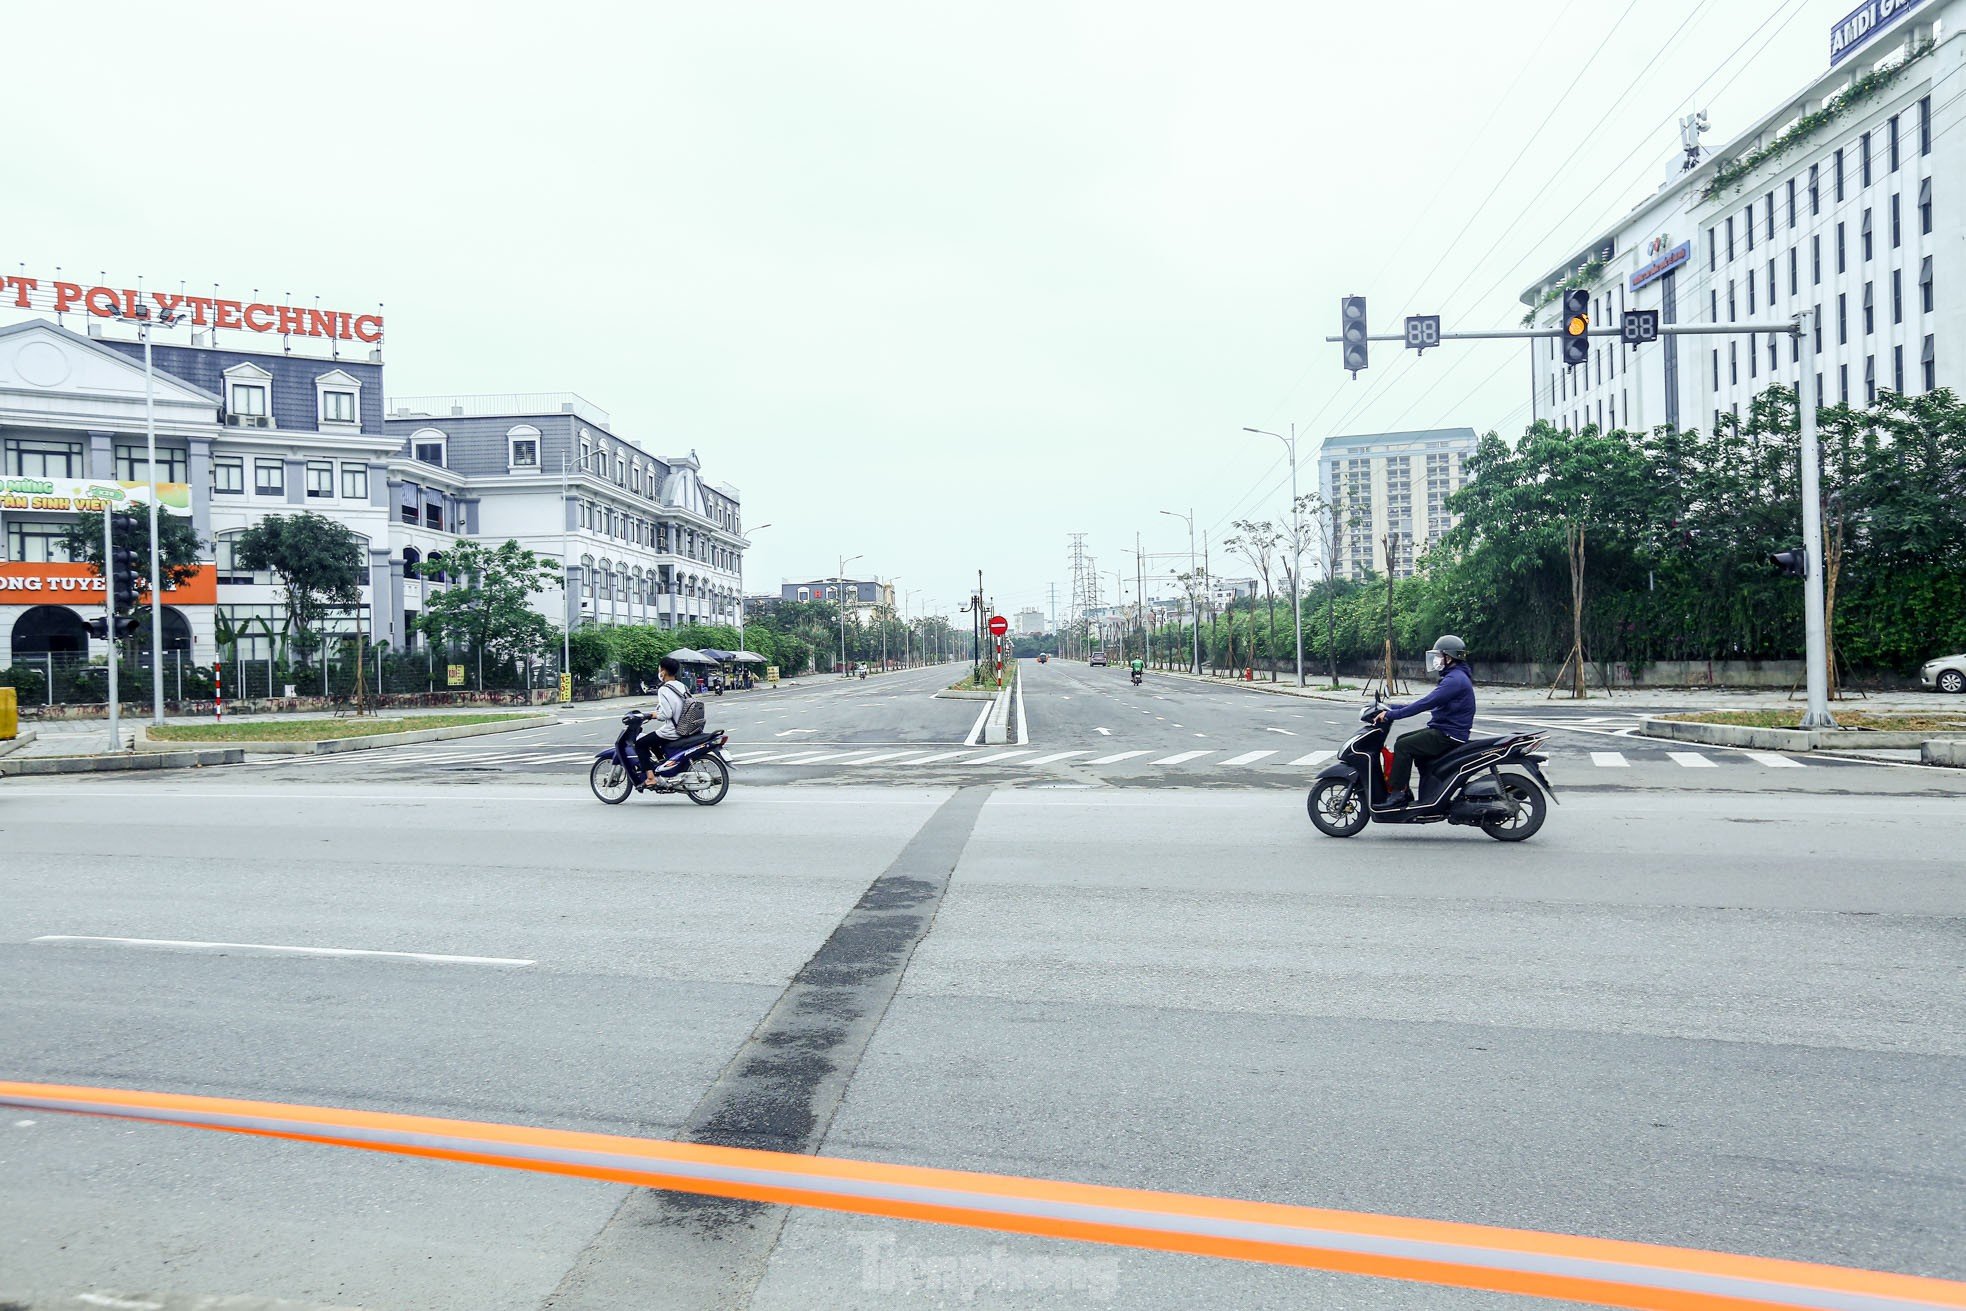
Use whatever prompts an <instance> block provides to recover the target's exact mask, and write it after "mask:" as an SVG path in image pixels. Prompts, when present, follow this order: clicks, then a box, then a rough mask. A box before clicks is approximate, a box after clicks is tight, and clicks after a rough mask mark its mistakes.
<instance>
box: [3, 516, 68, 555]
mask: <svg viewBox="0 0 1966 1311" xmlns="http://www.w3.org/2000/svg"><path fill="white" fill-rule="evenodd" d="M67 536H68V525H67V524H64V523H55V522H52V521H47V520H36V519H16V518H14V517H13V516H12V515H8V516H7V558H8V559H9V560H13V561H18V562H19V563H21V564H67V563H68V562H69V557H68V547H67V546H66V545H65V544H64V542H65V539H66V538H67Z"/></svg>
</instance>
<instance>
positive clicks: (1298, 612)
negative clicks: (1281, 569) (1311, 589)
mask: <svg viewBox="0 0 1966 1311" xmlns="http://www.w3.org/2000/svg"><path fill="white" fill-rule="evenodd" d="M1243 431H1244V432H1253V433H1256V434H1257V435H1258V436H1261V437H1274V438H1276V439H1277V440H1278V441H1280V442H1282V443H1283V444H1284V447H1285V449H1287V450H1288V451H1289V452H1290V614H1291V618H1292V619H1293V620H1294V622H1295V624H1296V629H1297V686H1299V687H1302V686H1304V601H1303V595H1302V593H1303V585H1302V583H1301V582H1300V581H1299V578H1298V575H1299V574H1301V573H1302V572H1303V570H1304V526H1303V522H1302V513H1303V511H1302V507H1301V506H1299V505H1298V503H1297V425H1296V424H1294V423H1293V424H1291V425H1290V435H1289V436H1288V437H1286V436H1284V435H1283V434H1282V433H1280V432H1271V431H1270V430H1269V429H1267V428H1244V429H1243Z"/></svg>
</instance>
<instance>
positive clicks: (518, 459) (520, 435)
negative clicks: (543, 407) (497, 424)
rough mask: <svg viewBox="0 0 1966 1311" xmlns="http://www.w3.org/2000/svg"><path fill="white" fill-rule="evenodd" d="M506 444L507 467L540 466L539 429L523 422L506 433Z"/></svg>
mask: <svg viewBox="0 0 1966 1311" xmlns="http://www.w3.org/2000/svg"><path fill="white" fill-rule="evenodd" d="M505 445H506V457H505V459H506V467H507V468H510V469H537V468H538V467H539V429H537V428H535V427H533V426H532V425H530V424H524V423H522V424H520V425H519V426H518V427H516V428H513V429H512V430H511V431H509V432H507V433H506V434H505Z"/></svg>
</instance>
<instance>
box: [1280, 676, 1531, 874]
mask: <svg viewBox="0 0 1966 1311" xmlns="http://www.w3.org/2000/svg"><path fill="white" fill-rule="evenodd" d="M1383 712H1384V707H1383V706H1382V705H1381V704H1380V698H1379V695H1378V694H1377V693H1374V694H1373V697H1372V704H1371V705H1370V706H1367V707H1366V708H1365V709H1363V710H1361V711H1360V712H1359V719H1360V720H1361V721H1362V722H1363V727H1361V728H1360V729H1359V731H1358V733H1357V734H1356V735H1355V736H1354V737H1353V738H1352V740H1351V741H1349V742H1347V743H1346V744H1345V746H1344V748H1343V749H1342V750H1340V751H1339V752H1338V758H1337V759H1336V760H1334V761H1333V762H1332V763H1331V764H1329V765H1326V766H1325V767H1324V768H1323V769H1322V770H1321V771H1319V773H1318V776H1317V779H1316V781H1315V782H1313V783H1312V784H1311V792H1310V796H1309V797H1307V798H1306V799H1305V803H1304V804H1305V808H1306V809H1307V810H1309V811H1310V815H1311V823H1312V824H1314V825H1316V826H1317V831H1318V832H1320V833H1322V834H1324V835H1325V836H1326V837H1330V838H1349V837H1356V836H1357V835H1358V834H1360V833H1363V832H1364V831H1365V826H1366V825H1367V824H1438V823H1442V822H1446V823H1449V824H1467V825H1473V826H1475V827H1478V828H1480V829H1481V831H1482V832H1484V833H1486V834H1487V835H1488V836H1489V837H1491V838H1494V839H1496V840H1497V841H1498V842H1523V841H1527V840H1528V839H1529V838H1532V837H1534V836H1536V832H1537V830H1539V829H1541V828H1542V827H1543V819H1544V817H1545V816H1546V815H1547V813H1548V802H1550V801H1554V800H1556V789H1555V788H1553V787H1551V786H1550V781H1549V780H1548V779H1547V778H1545V777H1544V776H1543V769H1542V766H1543V764H1544V762H1545V761H1547V760H1548V759H1549V757H1548V756H1544V755H1540V754H1538V748H1540V747H1541V746H1542V745H1543V739H1544V738H1545V737H1546V736H1548V735H1547V734H1544V733H1512V734H1509V735H1508V736H1506V737H1483V738H1474V739H1471V740H1469V741H1467V742H1464V743H1462V744H1461V745H1460V746H1458V747H1455V748H1454V749H1453V750H1452V751H1449V752H1447V753H1446V754H1445V755H1442V756H1439V757H1437V758H1436V759H1434V760H1431V761H1428V762H1426V763H1425V764H1424V765H1422V764H1418V763H1417V762H1416V768H1415V777H1414V791H1413V799H1412V801H1411V802H1410V803H1409V804H1407V805H1404V806H1389V805H1387V804H1386V797H1387V794H1388V788H1387V786H1386V779H1387V775H1388V774H1389V773H1390V772H1391V771H1392V767H1393V753H1392V749H1391V748H1390V747H1388V746H1387V745H1386V734H1387V732H1388V730H1389V729H1390V728H1391V724H1390V722H1388V723H1381V722H1379V716H1380V715H1381V714H1382V713H1383ZM1505 771H1506V772H1505Z"/></svg>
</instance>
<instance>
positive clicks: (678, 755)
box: [587, 710, 730, 806]
mask: <svg viewBox="0 0 1966 1311" xmlns="http://www.w3.org/2000/svg"><path fill="white" fill-rule="evenodd" d="M648 719H649V717H648V716H647V715H645V714H643V713H642V712H641V711H639V710H631V711H629V712H628V713H627V714H625V715H623V716H622V717H621V735H620V736H619V737H617V738H615V740H614V745H613V746H611V747H609V748H608V749H607V750H605V751H603V752H601V753H600V754H599V755H597V756H595V757H594V764H593V766H592V768H590V769H589V770H588V771H587V782H588V785H589V786H590V787H592V788H593V789H594V795H595V796H597V797H599V798H600V799H601V800H602V801H605V802H606V803H607V804H608V805H610V806H618V805H620V804H621V803H622V802H624V801H626V800H627V799H628V798H629V797H630V796H631V795H632V794H634V793H636V792H681V793H683V794H685V795H686V796H688V797H689V799H690V800H691V801H694V802H695V803H696V804H697V805H699V806H714V805H716V804H717V803H718V802H719V801H722V800H723V799H724V795H725V794H726V793H727V792H729V791H730V762H729V761H727V760H725V759H724V755H723V750H724V746H725V744H726V743H727V742H729V740H730V739H729V735H728V734H725V733H722V732H715V733H693V734H691V735H690V736H688V737H679V738H677V739H676V740H675V741H674V742H665V743H663V744H662V761H661V763H660V764H658V765H657V766H656V778H655V786H654V787H652V788H651V787H650V786H649V785H648V784H647V783H646V782H645V781H644V780H645V779H646V777H647V775H648V770H649V765H648V763H647V762H645V761H643V760H642V759H641V753H640V752H638V751H636V750H635V739H636V738H637V737H639V736H641V732H642V726H643V725H644V724H646V723H648Z"/></svg>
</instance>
